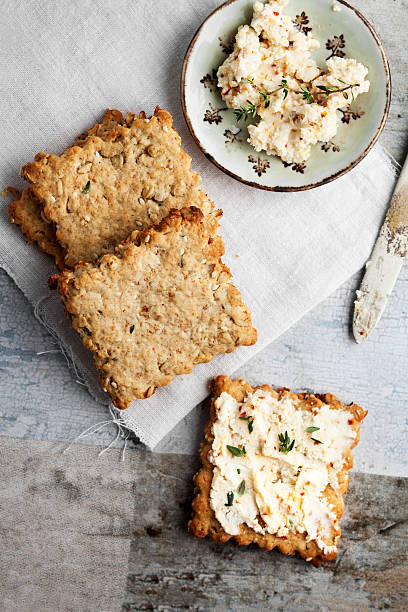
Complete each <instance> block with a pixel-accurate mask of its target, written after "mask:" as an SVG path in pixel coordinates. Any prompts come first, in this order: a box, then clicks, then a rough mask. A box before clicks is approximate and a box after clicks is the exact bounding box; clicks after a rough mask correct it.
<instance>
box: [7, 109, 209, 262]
mask: <svg viewBox="0 0 408 612" xmlns="http://www.w3.org/2000/svg"><path fill="white" fill-rule="evenodd" d="M21 176H22V177H23V178H24V179H26V180H27V181H29V182H30V183H31V184H32V189H31V190H30V191H29V192H28V194H26V196H25V198H24V199H22V201H21V202H20V203H19V204H18V205H17V204H16V205H15V208H19V210H20V212H21V214H20V216H21V218H22V219H23V222H22V223H19V225H20V227H21V229H22V231H23V233H24V235H25V236H33V235H39V234H38V232H39V231H40V233H42V234H44V233H45V222H47V224H48V223H51V224H52V227H53V228H55V237H56V241H57V243H59V244H60V245H61V247H62V249H63V252H64V258H65V265H66V266H67V267H72V266H73V265H75V264H76V263H78V262H79V261H91V260H96V259H97V258H98V257H99V256H100V255H102V254H104V253H110V252H112V251H113V249H114V248H115V247H116V246H117V245H118V244H119V243H120V242H121V241H123V240H124V239H126V238H127V236H129V234H130V233H131V232H132V231H133V230H135V229H145V228H146V227H149V226H150V225H152V224H157V223H159V222H160V221H161V220H162V219H163V218H164V217H165V216H166V215H167V214H168V213H169V211H170V210H171V209H173V208H182V207H183V206H190V205H195V206H198V207H200V208H201V209H202V210H203V211H204V212H205V213H206V212H209V211H210V210H212V207H213V205H212V203H211V202H210V201H209V200H208V198H207V196H206V195H205V193H204V192H203V191H202V190H201V189H199V188H198V183H199V180H200V179H199V176H198V174H197V173H195V172H193V171H192V170H191V158H190V157H189V156H188V155H187V154H186V153H185V152H184V151H183V149H182V147H181V138H180V136H179V135H178V133H177V132H176V131H175V130H174V129H173V128H172V116H171V115H170V114H169V113H168V112H167V111H165V110H162V109H160V108H159V107H157V108H156V109H155V112H154V116H153V117H151V118H150V119H147V118H146V115H145V113H144V112H141V113H140V114H139V117H137V116H136V115H134V114H132V113H128V114H127V115H126V117H123V116H122V114H121V113H120V112H119V111H115V110H108V111H107V112H106V114H105V117H104V119H103V121H102V123H100V124H96V125H95V126H93V127H91V128H90V129H89V130H88V131H87V133H86V134H81V135H80V136H79V137H78V139H77V142H76V144H75V145H74V146H73V147H69V148H68V149H66V150H65V151H64V153H62V155H60V156H58V155H52V154H45V153H39V154H38V155H36V157H35V161H34V162H32V163H29V164H26V165H25V166H23V167H22V169H21ZM29 194H34V196H35V198H34V199H32V200H29V199H28V195H29ZM38 204H40V209H41V211H40V210H39V209H38ZM37 211H38V212H37ZM14 218H15V217H14ZM36 232H37V234H36ZM51 243H52V241H51V240H49V241H48V243H45V242H44V241H42V243H41V244H42V246H41V244H40V246H41V248H44V249H45V250H46V252H50V251H51V248H52V247H51ZM47 249H48V250H47ZM55 249H56V245H55V242H54V247H53V250H55Z"/></svg>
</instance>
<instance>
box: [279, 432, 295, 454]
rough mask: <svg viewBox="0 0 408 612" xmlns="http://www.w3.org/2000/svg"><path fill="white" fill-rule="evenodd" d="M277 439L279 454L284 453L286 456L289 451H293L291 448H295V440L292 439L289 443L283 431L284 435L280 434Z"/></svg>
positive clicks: (286, 434) (286, 433)
mask: <svg viewBox="0 0 408 612" xmlns="http://www.w3.org/2000/svg"><path fill="white" fill-rule="evenodd" d="M278 438H279V442H280V444H279V452H280V453H285V454H288V453H289V452H290V451H291V450H293V447H294V446H295V439H294V438H293V440H292V442H291V441H290V438H289V436H288V432H287V431H285V435H283V434H282V433H280V434H279V435H278Z"/></svg>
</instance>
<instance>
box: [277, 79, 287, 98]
mask: <svg viewBox="0 0 408 612" xmlns="http://www.w3.org/2000/svg"><path fill="white" fill-rule="evenodd" d="M279 87H282V91H283V99H284V100H286V98H287V96H288V93H289V89H288V82H287V80H286V79H282V81H281V82H280V85H279Z"/></svg>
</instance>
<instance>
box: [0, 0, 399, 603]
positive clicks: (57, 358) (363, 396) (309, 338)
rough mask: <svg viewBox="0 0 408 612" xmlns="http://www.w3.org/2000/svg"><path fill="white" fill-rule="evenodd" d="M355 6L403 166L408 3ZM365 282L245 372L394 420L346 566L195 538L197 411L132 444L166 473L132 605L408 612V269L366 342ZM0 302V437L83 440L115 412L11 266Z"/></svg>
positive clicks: (141, 548)
mask: <svg viewBox="0 0 408 612" xmlns="http://www.w3.org/2000/svg"><path fill="white" fill-rule="evenodd" d="M354 5H355V6H356V7H357V8H359V9H360V10H361V11H362V12H363V13H364V14H365V15H366V16H367V18H368V19H369V20H370V21H371V22H372V23H373V24H374V26H375V28H376V30H377V32H378V34H379V36H380V38H381V39H382V41H383V43H384V45H385V49H386V51H387V54H388V58H389V61H390V66H391V73H392V81H393V95H392V104H391V110H390V116H389V120H388V122H387V125H386V127H385V130H384V132H383V134H382V136H381V139H380V143H381V144H382V145H383V146H384V147H385V148H386V149H387V150H388V151H389V152H390V153H391V154H392V155H393V156H394V158H395V159H396V160H397V161H398V162H400V163H401V162H403V160H404V156H405V153H406V151H407V144H408V114H407V85H406V79H407V74H408V62H407V53H406V51H407V42H406V33H407V31H408V2H407V0H386V1H385V2H375V1H374V0H355V1H354ZM404 24H405V25H404ZM194 29H195V28H194V27H192V33H193V30H194ZM360 279H361V274H360V273H359V274H356V275H355V276H354V277H353V278H351V279H350V280H349V281H348V282H347V283H346V284H345V285H343V286H342V287H340V288H339V289H338V290H337V291H336V292H335V293H334V294H333V295H332V296H330V297H329V298H328V299H327V300H326V301H325V302H323V303H322V304H321V305H319V306H318V307H317V308H316V309H314V310H313V311H312V312H311V313H309V314H308V315H306V316H305V317H304V318H303V319H302V320H301V321H300V322H299V323H298V324H297V325H295V326H294V327H293V328H292V329H290V330H289V331H288V332H286V333H285V334H284V335H283V336H282V337H280V338H279V339H278V340H277V341H276V342H275V343H273V344H272V345H270V346H269V347H267V348H266V349H265V350H264V351H262V353H261V354H259V355H257V356H256V357H255V358H254V359H252V360H251V361H250V362H248V363H247V364H245V366H244V367H242V368H241V370H240V371H239V372H237V374H238V375H240V376H244V377H247V378H249V380H251V382H253V383H263V382H271V383H272V384H274V385H284V386H290V387H292V388H295V389H296V388H308V389H313V390H315V391H324V390H329V391H331V392H333V393H335V394H338V395H339V396H341V397H342V399H344V401H352V400H354V401H356V402H358V403H360V404H361V405H362V406H365V407H367V408H369V409H372V411H373V412H377V414H378V413H379V412H380V411H382V410H383V411H385V413H386V414H387V415H388V417H387V418H388V424H389V427H388V428H387V430H386V431H383V425H381V430H380V429H379V428H378V427H377V426H376V422H375V420H373V421H372V422H371V423H370V431H371V434H370V435H368V436H367V438H366V441H364V436H363V440H362V442H361V445H360V449H359V451H358V452H357V462H356V468H357V471H361V472H365V474H356V473H355V474H354V475H353V476H352V479H351V491H350V494H349V496H348V500H347V501H348V504H349V506H348V509H347V511H346V515H345V520H344V521H343V527H344V538H343V540H342V546H341V552H340V555H339V557H338V560H337V561H336V562H335V563H334V564H332V565H331V566H330V568H328V569H323V570H314V569H310V567H309V566H306V565H305V564H302V563H301V561H299V560H295V559H283V558H280V557H279V555H278V554H275V553H266V552H261V551H258V550H257V549H256V548H252V547H250V548H248V549H246V550H242V549H239V548H238V547H236V546H234V545H233V544H227V545H215V544H214V543H211V542H201V541H193V540H192V538H191V537H189V536H188V535H187V534H186V532H185V523H186V520H187V516H188V512H189V510H188V508H189V506H190V502H191V495H192V485H191V477H192V474H193V472H194V469H195V467H196V463H197V460H196V458H194V457H188V456H182V455H178V454H177V452H179V451H182V452H185V449H186V445H185V441H184V440H183V436H185V435H186V434H187V433H188V432H191V419H197V420H202V416H201V411H200V409H199V408H198V409H197V410H196V411H195V414H193V415H192V416H191V417H190V420H189V418H187V419H186V422H185V423H182V424H181V425H180V427H178V428H177V431H176V432H172V433H171V434H169V436H167V438H166V439H165V440H164V441H163V444H162V450H163V451H164V452H166V453H173V454H166V455H163V454H158V453H148V452H146V451H144V450H143V449H141V448H140V446H138V445H136V447H137V448H136V450H134V451H133V452H134V453H136V454H137V453H140V457H139V459H137V461H140V463H141V465H142V466H143V469H146V468H148V469H149V470H150V471H151V472H154V473H157V475H158V478H159V480H158V481H157V479H156V478H152V479H144V480H143V483H142V485H141V486H142V487H143V496H145V497H150V498H151V499H152V501H153V503H157V504H158V507H159V508H160V511H159V514H158V516H157V517H156V519H155V520H154V521H152V523H151V524H150V523H149V524H147V523H146V525H144V518H143V512H144V510H143V508H142V506H141V507H140V514H139V513H138V512H139V511H138V509H137V505H138V501H137V500H136V501H135V504H136V511H135V531H134V538H133V544H132V552H131V557H130V562H129V563H130V565H129V579H128V591H127V595H126V603H125V604H124V610H240V611H241V610H262V609H273V610H285V611H290V610H309V609H310V610H312V609H313V610H350V611H351V610H360V609H361V610H372V609H379V610H380V609H385V608H390V609H395V610H397V609H401V610H403V609H407V608H408V598H407V592H406V590H405V591H404V578H403V576H404V575H405V586H406V582H407V580H406V568H407V562H406V551H407V531H406V522H404V519H405V517H406V506H407V503H406V502H407V485H406V481H405V480H404V479H401V478H400V477H401V476H406V475H407V469H406V466H407V457H406V446H404V444H402V443H401V439H403V436H404V435H405V439H406V436H407V433H406V420H405V417H404V416H403V412H402V410H401V408H402V407H404V406H405V407H406V406H407V404H408V393H407V391H408V389H407V375H406V373H407V371H408V348H407V347H408V317H407V314H408V267H407V266H405V267H404V268H403V270H402V273H401V275H400V277H399V279H398V282H397V285H396V287H395V290H394V292H393V294H392V296H391V299H390V302H389V305H388V308H387V310H386V312H385V314H384V316H383V318H382V320H381V322H380V325H379V328H378V329H377V330H376V331H375V332H374V333H373V334H372V337H371V338H370V340H369V341H368V342H366V343H365V344H364V345H362V346H357V345H355V343H354V342H353V340H352V337H351V333H350V319H351V314H352V302H353V299H354V292H355V289H356V287H357V286H358V284H359V281H360ZM0 303H1V310H0V338H1V346H0V394H1V395H0V398H1V401H0V434H2V435H6V436H11V437H21V438H36V439H39V440H59V441H63V440H73V439H74V438H75V437H76V436H78V435H79V434H80V433H81V431H83V430H84V429H85V428H86V427H88V426H90V425H92V424H94V423H95V422H97V421H101V420H104V419H105V418H106V412H105V408H104V407H103V406H100V405H98V404H97V403H96V402H94V401H93V400H92V399H91V397H90V396H89V395H88V393H87V392H86V390H85V389H84V388H82V387H81V386H79V385H78V384H77V383H76V382H75V381H74V379H73V378H72V376H71V372H70V371H69V370H68V368H67V367H66V363H65V361H64V358H63V357H62V355H61V354H60V353H59V352H58V350H57V348H56V346H55V343H54V341H53V340H52V338H51V337H50V336H49V335H48V334H47V332H46V330H45V329H44V328H43V327H42V326H41V325H40V324H39V323H38V322H37V320H36V319H35V318H34V315H33V312H32V309H31V307H30V305H29V304H28V302H27V301H26V300H25V298H24V296H23V295H22V294H21V292H20V290H19V289H18V288H17V287H16V286H15V285H14V283H13V282H12V281H11V280H10V278H9V277H8V276H7V275H6V273H5V272H3V271H0ZM404 431H405V434H404ZM111 433H112V431H110V432H109V431H106V430H102V431H101V432H99V433H97V434H94V435H93V436H91V437H90V438H88V439H87V442H88V443H94V444H105V443H106V442H107V441H109V440H110V434H111ZM199 435H200V434H199V433H197V438H196V439H193V440H192V441H191V443H190V448H191V449H194V447H196V444H197V440H198V437H199ZM375 473H380V474H382V476H374V475H373V474H375ZM386 475H388V476H386ZM158 483H159V484H158ZM139 484H140V483H139ZM404 505H405V510H402V508H403V507H404ZM404 512H405V514H404ZM270 557H272V561H271V560H270ZM329 589H330V595H329V594H328V590H329Z"/></svg>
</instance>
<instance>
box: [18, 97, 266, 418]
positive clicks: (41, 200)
mask: <svg viewBox="0 0 408 612" xmlns="http://www.w3.org/2000/svg"><path fill="white" fill-rule="evenodd" d="M21 175H22V177H23V178H25V179H26V180H27V181H29V182H30V183H31V186H30V187H28V188H27V189H25V190H24V192H23V194H22V196H21V198H20V199H19V200H17V201H15V202H13V203H12V204H11V205H10V219H11V221H12V222H13V223H15V224H16V225H18V226H20V228H21V231H22V232H23V234H24V236H25V237H26V239H27V240H28V241H29V242H36V243H37V244H38V245H39V246H40V248H41V249H42V250H43V251H45V252H46V253H49V254H50V255H53V256H54V257H55V262H56V265H57V267H58V268H59V269H60V273H59V274H56V275H53V277H52V282H53V285H54V286H57V287H58V290H59V292H60V294H61V296H62V299H63V302H64V304H65V309H66V315H67V316H68V318H69V319H70V320H71V321H72V324H73V327H74V328H75V329H76V330H77V331H78V332H79V333H80V335H81V338H82V341H83V343H84V345H85V346H86V347H87V348H89V349H90V350H91V351H92V352H93V356H94V362H95V365H96V367H97V369H98V372H99V378H100V381H101V384H102V386H103V388H104V389H105V390H106V391H108V392H109V393H110V395H111V397H112V401H113V403H114V404H115V405H116V406H117V407H119V408H126V407H127V406H129V404H130V403H131V401H132V400H133V399H135V398H146V397H149V396H150V395H152V394H153V393H154V391H155V389H156V388H157V387H159V386H162V385H166V384H168V383H169V382H170V381H171V380H172V378H173V377H174V375H175V374H184V373H187V372H190V371H191V370H192V368H193V366H194V365H195V364H197V363H202V362H207V361H210V360H211V359H212V358H213V357H214V356H215V355H216V354H218V353H227V352H231V351H233V350H234V349H235V348H237V347H238V346H241V345H251V344H253V343H254V342H255V341H256V330H255V329H254V328H253V327H252V324H251V316H250V312H249V310H248V308H247V307H246V306H245V305H244V304H243V303H242V300H241V296H240V293H239V292H238V290H237V289H236V288H235V287H234V286H233V284H232V282H231V274H230V272H229V270H228V268H227V267H226V266H224V265H223V263H222V262H221V256H222V254H223V252H224V246H223V242H222V239H221V238H220V237H219V236H218V235H217V231H218V217H219V216H220V215H221V212H220V211H214V207H213V204H212V202H210V200H209V199H208V198H207V196H206V195H205V193H204V192H203V191H202V190H201V189H199V187H198V183H199V180H200V179H199V176H198V174H197V173H195V172H193V171H192V170H191V159H190V157H189V156H188V155H187V154H186V153H185V152H184V151H183V149H182V147H181V138H180V136H179V135H178V134H177V132H176V131H175V130H174V129H173V127H172V117H171V115H170V114H169V113H168V112H166V111H165V110H162V109H160V108H159V107H157V108H156V110H155V113H154V116H153V117H151V118H150V119H148V118H146V115H145V113H143V112H142V113H140V114H139V116H138V117H137V116H135V115H133V114H131V113H128V114H127V115H126V117H125V118H124V117H123V116H122V114H121V113H120V112H119V111H115V110H108V111H107V112H106V114H105V117H104V119H103V121H102V123H100V124H97V125H95V126H93V127H91V128H90V129H89V130H88V131H87V133H86V134H82V135H80V136H79V138H78V139H77V142H76V144H75V145H74V146H73V147H69V148H68V149H66V150H65V151H64V153H62V155H60V156H57V155H49V154H45V153H39V154H38V155H37V156H36V157H35V161H34V162H32V163H29V164H27V165H25V166H23V168H22V170H21Z"/></svg>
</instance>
